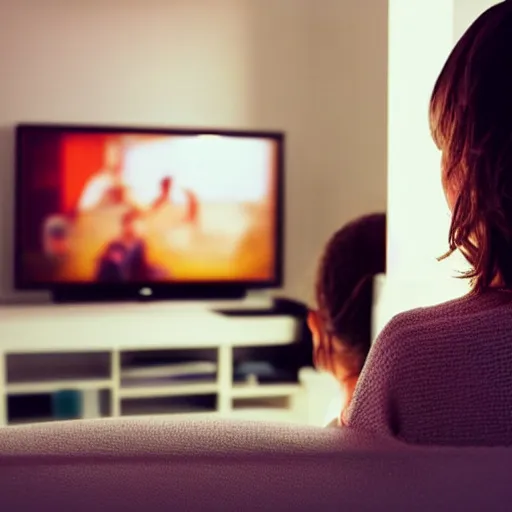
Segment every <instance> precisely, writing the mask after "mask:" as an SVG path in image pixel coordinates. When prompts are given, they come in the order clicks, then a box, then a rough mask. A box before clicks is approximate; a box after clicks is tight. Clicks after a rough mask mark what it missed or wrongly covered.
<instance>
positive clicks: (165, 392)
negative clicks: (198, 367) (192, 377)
mask: <svg viewBox="0 0 512 512" xmlns="http://www.w3.org/2000/svg"><path fill="white" fill-rule="evenodd" d="M218 392H219V385H218V383H217V382H216V381H214V382H204V381H197V382H193V381H188V382H173V383H167V384H160V385H147V386H144V384H143V382H134V383H133V384H131V383H130V385H126V384H123V386H122V387H121V388H120V389H119V397H120V398H123V399H129V398H150V397H166V396H169V397H171V396H192V395H209V394H216V393H218Z"/></svg>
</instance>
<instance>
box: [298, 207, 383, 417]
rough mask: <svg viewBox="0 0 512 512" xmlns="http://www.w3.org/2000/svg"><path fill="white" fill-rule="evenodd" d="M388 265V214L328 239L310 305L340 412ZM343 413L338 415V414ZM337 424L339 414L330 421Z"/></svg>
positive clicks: (318, 353) (316, 352) (321, 363)
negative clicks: (377, 279) (314, 306)
mask: <svg viewBox="0 0 512 512" xmlns="http://www.w3.org/2000/svg"><path fill="white" fill-rule="evenodd" d="M385 270H386V215H385V214H384V213H381V214H373V215H367V216H364V217H361V218H358V219H356V220H353V221H352V222H350V223H349V224H347V225H345V226H344V227H342V228H341V229H340V230H339V231H337V232H336V233H335V234H334V235H333V236H332V237H331V239H330V240H329V242H328V243H327V246H326V248H325V250H324V254H323V256H322V258H321V260H320V265H319V269H318V274H317V281H316V303H317V309H316V310H313V311H310V313H309V316H308V326H309V328H310V330H311V334H312V337H313V358H314V362H315V366H316V368H317V369H318V370H323V371H327V372H329V373H331V374H332V375H333V376H334V377H335V378H336V380H337V381H338V383H339V384H340V386H341V390H342V395H343V405H342V411H341V413H343V412H344V411H345V410H346V408H347V407H348V405H349V403H350V401H351V398H352V393H353V392H354V388H355V386H356V383H357V381H358V378H359V375H360V373H361V370H362V368H363V365H364V363H365V360H366V356H367V355H368V352H369V350H370V346H371V342H372V303H373V281H374V277H375V276H376V275H377V274H381V273H384V272H385ZM340 418H341V416H340ZM335 424H339V419H337V420H336V421H335V422H334V423H333V424H330V426H334V425H335Z"/></svg>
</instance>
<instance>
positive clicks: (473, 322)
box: [344, 291, 512, 446]
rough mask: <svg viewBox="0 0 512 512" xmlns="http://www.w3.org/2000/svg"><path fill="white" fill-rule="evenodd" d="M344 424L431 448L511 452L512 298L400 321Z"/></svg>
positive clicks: (419, 312)
mask: <svg viewBox="0 0 512 512" xmlns="http://www.w3.org/2000/svg"><path fill="white" fill-rule="evenodd" d="M344 423H345V424H346V425H347V426H349V427H351V428H354V429H358V430H368V431H373V432H376V433H380V434H386V435H392V436H394V437H397V438H399V439H402V440H403V441H405V442H409V443H417V444H429V445H454V446H462V445H473V446H493V445H512V293H510V292H499V291H493V292H488V293H485V294H482V295H473V296H467V297H464V298H462V299H457V300H454V301H450V302H447V303H445V304H441V305H439V306H435V307H430V308H421V309H416V310H413V311H408V312H406V313H401V314H399V315H397V316H396V317H395V318H394V319H393V320H391V322H390V323H389V324H388V325H387V326H386V327H385V328H384V330H383V331H382V333H381V334H380V336H379V338H378V339H377V340H376V341H375V344H374V346H373V348H372V350H371V351H370V354H369V356H368V359H367V361H366V364H365V367H364V369H363V372H362V374H361V377H360V380H359V383H358V385H357V388H356V391H355V394H354V397H353V401H352V404H351V406H350V408H349V410H348V411H347V415H346V418H345V421H344Z"/></svg>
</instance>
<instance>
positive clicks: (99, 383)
mask: <svg viewBox="0 0 512 512" xmlns="http://www.w3.org/2000/svg"><path fill="white" fill-rule="evenodd" d="M112 387H113V382H112V380H110V379H104V380H98V379H79V380H72V379H63V380H48V381H44V380H41V381H38V382H35V381H34V382H12V383H9V384H7V385H6V388H5V389H6V393H7V394H8V395H26V394H29V393H31V394H39V393H53V392H56V391H62V390H64V389H65V390H73V391H75V390H76V391H82V390H89V389H97V390H102V389H111V388H112Z"/></svg>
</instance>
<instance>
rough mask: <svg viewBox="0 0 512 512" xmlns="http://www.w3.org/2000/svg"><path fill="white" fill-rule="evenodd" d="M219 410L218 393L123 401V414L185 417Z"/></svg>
mask: <svg viewBox="0 0 512 512" xmlns="http://www.w3.org/2000/svg"><path fill="white" fill-rule="evenodd" d="M216 411H217V395H215V394H210V395H204V396H195V397H193V398H192V397H183V396H180V397H178V396H173V397H158V398H154V397H153V398H130V399H125V400H123V401H122V402H121V414H122V416H148V415H150V416H155V415H158V416H162V415H163V416H172V417H183V416H188V415H194V417H197V416H196V414H209V413H215V412H216Z"/></svg>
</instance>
